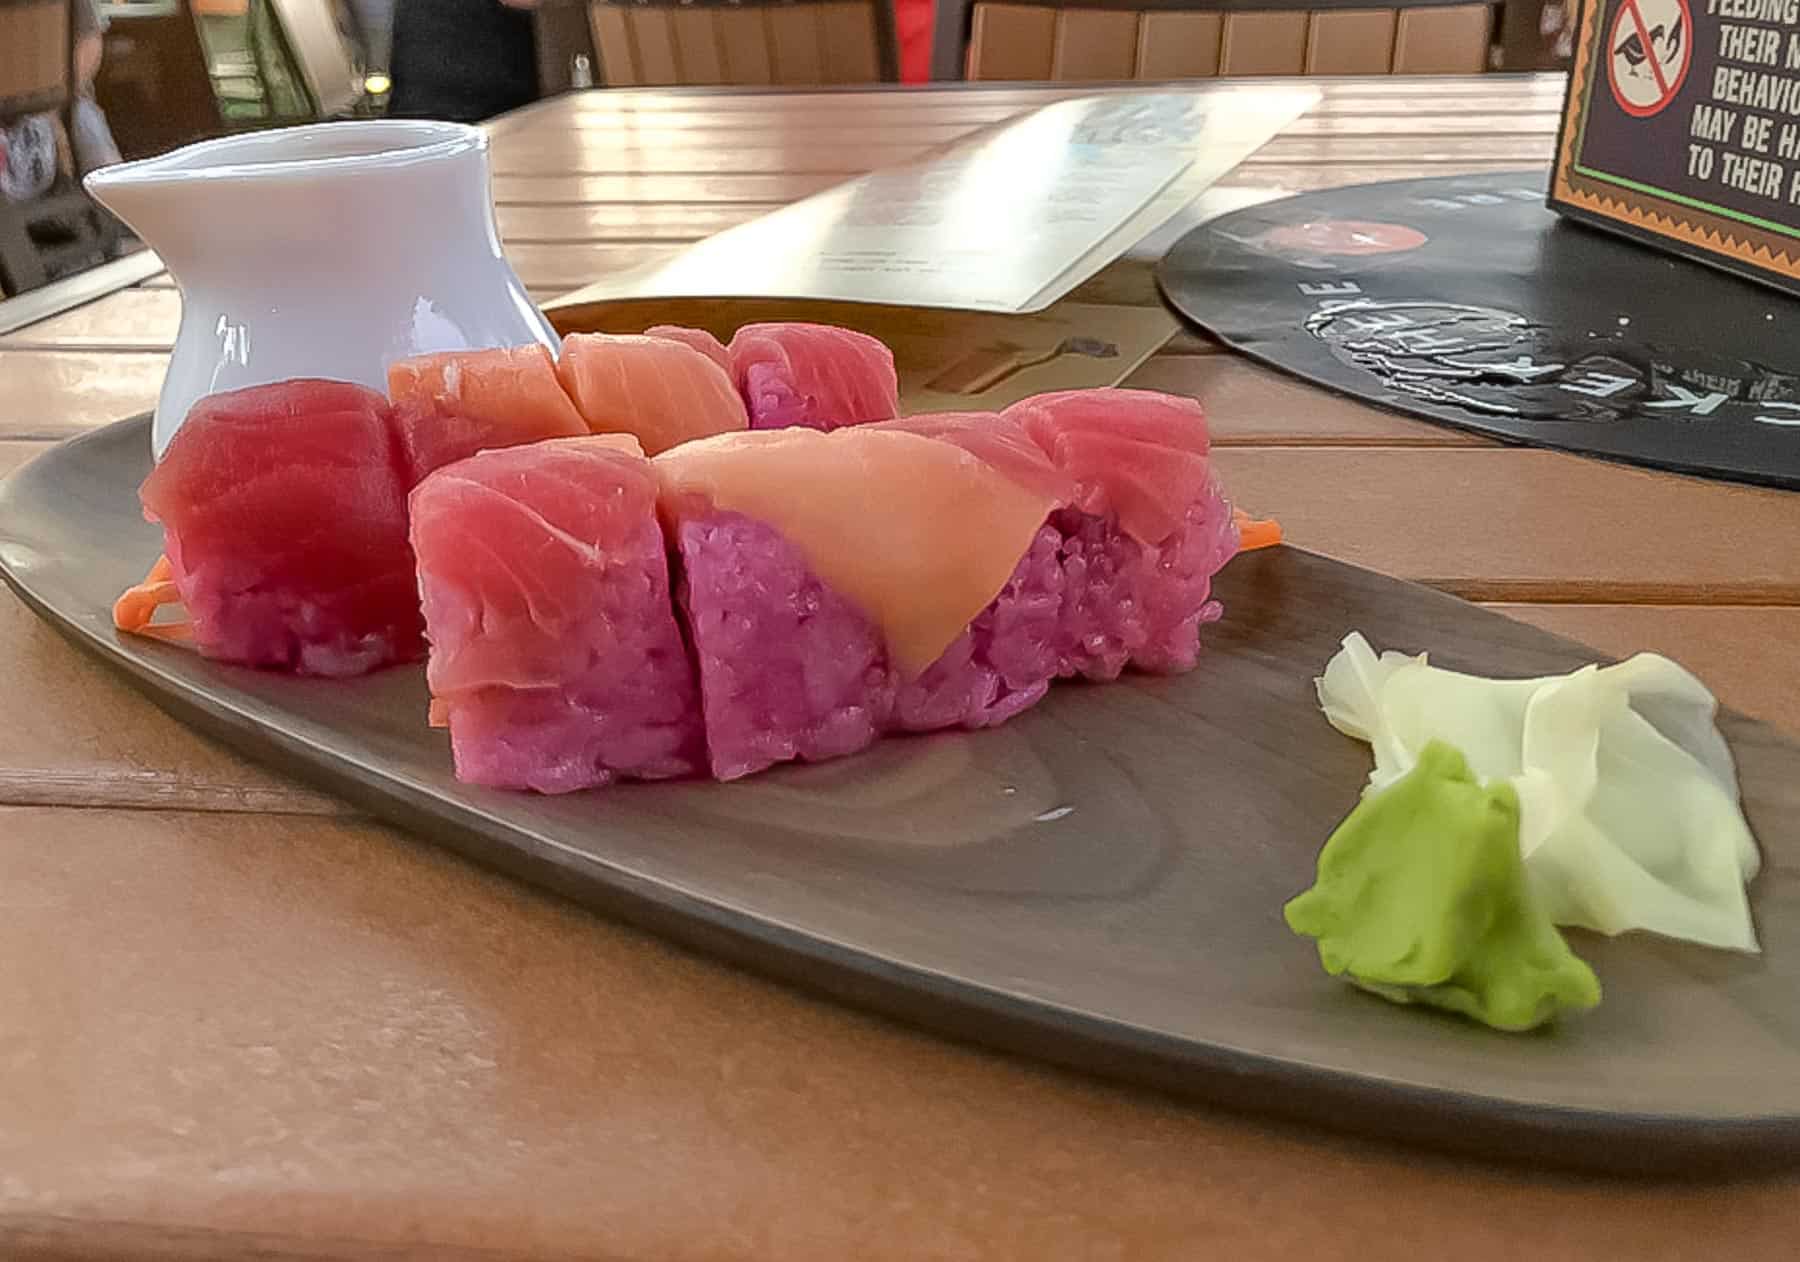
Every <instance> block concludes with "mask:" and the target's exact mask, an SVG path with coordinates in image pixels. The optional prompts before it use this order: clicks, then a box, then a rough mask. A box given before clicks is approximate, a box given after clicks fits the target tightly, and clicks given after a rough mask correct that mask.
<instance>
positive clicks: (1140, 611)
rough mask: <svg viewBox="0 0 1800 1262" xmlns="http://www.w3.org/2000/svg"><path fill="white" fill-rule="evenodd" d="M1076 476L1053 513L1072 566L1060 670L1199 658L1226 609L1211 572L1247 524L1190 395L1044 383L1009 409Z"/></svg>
mask: <svg viewBox="0 0 1800 1262" xmlns="http://www.w3.org/2000/svg"><path fill="white" fill-rule="evenodd" d="M1004 416H1005V417H1006V419H1007V420H1009V421H1012V422H1014V423H1016V424H1017V425H1019V426H1020V428H1022V429H1023V431H1024V432H1025V434H1026V435H1027V436H1028V437H1029V438H1030V439H1031V440H1032V441H1033V442H1034V443H1035V444H1036V445H1037V446H1038V448H1039V449H1040V450H1041V451H1042V452H1043V453H1044V454H1045V455H1046V456H1047V457H1049V459H1050V460H1051V462H1052V463H1053V464H1054V465H1055V466H1056V467H1057V468H1058V469H1059V470H1061V471H1062V472H1063V473H1064V474H1065V475H1066V476H1067V477H1068V478H1069V479H1070V481H1071V482H1072V484H1073V487H1074V493H1073V497H1072V500H1071V502H1070V503H1068V504H1067V505H1066V506H1065V507H1063V508H1062V509H1060V510H1059V511H1058V512H1057V513H1055V514H1054V515H1053V516H1052V518H1051V520H1050V524H1051V525H1052V526H1053V527H1054V528H1055V529H1056V531H1057V533H1058V534H1059V535H1060V537H1061V543H1060V546H1059V548H1058V558H1059V564H1060V565H1061V567H1062V569H1063V572H1064V576H1065V585H1064V600H1063V611H1062V626H1061V629H1060V632H1059V637H1058V638H1059V645H1060V647H1059V655H1060V661H1059V664H1058V668H1057V673H1058V674H1060V675H1065V676H1067V675H1081V676H1085V677H1086V678H1089V679H1114V678H1117V677H1118V675H1119V673H1120V672H1121V671H1123V670H1124V669H1125V668H1126V666H1128V665H1129V666H1134V667H1136V668H1138V669H1139V670H1145V671H1153V672H1157V673H1164V674H1167V673H1175V672H1180V671H1185V670H1191V669H1192V668H1193V666H1194V665H1195V663H1196V661H1197V660H1198V658H1199V652H1200V636H1199V631H1200V627H1201V626H1202V625H1203V624H1205V623H1207V622H1211V621H1214V620H1216V619H1217V618H1218V617H1219V616H1220V614H1221V612H1222V610H1221V608H1220V606H1219V604H1218V602H1217V601H1215V600H1213V599H1212V579H1213V576H1214V575H1215V574H1217V573H1218V572H1219V570H1220V569H1222V568H1223V567H1224V565H1225V563H1226V562H1227V561H1229V560H1230V559H1231V558H1232V557H1233V556H1234V555H1235V554H1236V553H1237V550H1238V545H1239V538H1238V528H1237V525H1236V524H1235V522H1234V520H1233V514H1232V510H1231V505H1230V504H1229V503H1228V502H1227V501H1226V499H1225V496H1224V493H1223V491H1222V490H1221V488H1220V486H1219V482H1218V478H1217V476H1216V474H1215V472H1214V470H1213V468H1212V463H1211V461H1210V460H1209V458H1208V454H1207V453H1208V448H1209V439H1208V434H1207V428H1206V416H1205V413H1204V412H1203V411H1202V410H1201V408H1200V405H1199V404H1198V403H1197V402H1195V401H1194V400H1192V399H1185V398H1179V397H1176V396H1173V395H1165V394H1158V393H1156V392H1154V391H1148V390H1118V389H1105V390H1071V391H1064V392H1061V393H1056V394H1044V395H1038V396H1036V397H1034V398H1030V399H1026V400H1024V401H1022V402H1020V403H1016V404H1014V405H1013V406H1012V407H1010V408H1008V409H1007V410H1006V412H1005V413H1004Z"/></svg>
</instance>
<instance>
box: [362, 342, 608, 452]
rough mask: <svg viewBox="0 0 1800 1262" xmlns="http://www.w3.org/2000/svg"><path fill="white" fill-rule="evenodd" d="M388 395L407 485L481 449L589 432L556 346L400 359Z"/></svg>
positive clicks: (393, 369) (390, 378) (391, 373)
mask: <svg viewBox="0 0 1800 1262" xmlns="http://www.w3.org/2000/svg"><path fill="white" fill-rule="evenodd" d="M388 394H389V395H390V396H391V397H392V399H393V402H394V413H393V425H394V431H395V437H396V439H397V440H398V443H399V452H400V460H401V462H402V465H403V471H404V475H405V477H406V481H407V485H408V486H409V487H410V486H414V485H417V483H418V482H419V480H420V479H421V478H423V477H424V476H425V475H426V474H428V473H430V472H431V471H432V470H433V469H439V468H442V467H443V466H444V465H447V464H450V463H452V462H454V461H457V460H462V459H464V458H466V457H468V456H472V455H474V454H475V453H476V452H478V451H485V450H488V449H490V448H495V447H513V446H517V445H518V444H520V443H532V442H537V441H539V440H541V439H545V438H572V437H576V436H579V435H581V434H585V433H587V426H586V425H585V424H583V423H582V420H581V414H580V413H579V412H577V411H576V410H575V405H574V404H573V403H571V402H569V396H568V395H566V394H564V393H563V388H562V386H561V384H560V383H559V382H558V381H557V379H556V365H555V363H554V362H553V361H552V360H551V358H550V352H549V351H548V350H547V349H546V348H544V347H542V346H539V345H536V344H535V343H534V344H533V345H530V346H511V347H505V348H502V349H498V350H481V351H445V352H442V353H439V354H434V355H416V356H414V357H412V358H411V359H403V360H400V361H399V362H398V363H396V364H394V365H393V366H391V367H390V368H389V369H388Z"/></svg>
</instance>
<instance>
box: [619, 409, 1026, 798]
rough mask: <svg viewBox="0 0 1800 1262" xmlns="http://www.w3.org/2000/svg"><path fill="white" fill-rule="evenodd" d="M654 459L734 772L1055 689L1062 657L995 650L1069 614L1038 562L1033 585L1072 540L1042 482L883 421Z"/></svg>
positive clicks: (705, 702) (840, 748) (715, 443)
mask: <svg viewBox="0 0 1800 1262" xmlns="http://www.w3.org/2000/svg"><path fill="white" fill-rule="evenodd" d="M653 464H654V465H655V466H656V469H657V473H658V475H659V477H660V479H661V483H662V513H663V518H664V523H665V526H666V528H667V529H668V531H669V535H670V539H671V542H672V544H673V546H674V549H675V551H676V554H677V556H678V557H679V563H680V570H681V576H680V579H679V581H678V586H677V598H678V600H679V602H680V606H681V610H682V615H683V617H684V619H685V621H686V623H687V628H688V636H689V640H690V642H691V644H692V647H693V651H694V655H695V661H696V665H697V670H698V676H699V680H700V691H701V698H702V706H703V710H704V713H705V720H706V738H707V747H708V753H709V756H710V766H711V770H712V773H713V775H714V776H716V777H718V778H719V779H721V780H729V779H735V778H737V777H739V776H743V775H748V774H750V773H751V772H754V771H759V770H761V769H762V768H764V767H767V766H770V765H772V764H774V763H777V762H782V761H786V760H789V759H794V758H799V759H805V760H809V761H810V760H818V759H823V758H831V757H836V756H839V755H842V754H848V753H852V752H854V751H856V750H858V749H861V748H863V747H864V746H866V745H868V744H870V743H871V742H873V741H874V740H875V739H876V738H877V737H878V736H879V735H881V734H882V733H883V732H886V731H893V730H915V731H917V730H930V729H933V728H940V727H949V726H959V725H960V726H965V727H980V726H985V725H987V724H991V723H997V722H1001V721H1004V720H1005V719H1006V718H1009V717H1011V716H1012V715H1013V714H1016V713H1018V712H1019V711H1020V710H1023V709H1024V708H1026V707H1027V706H1029V705H1031V704H1032V703H1034V702H1035V701H1036V700H1038V699H1039V698H1040V697H1042V696H1043V695H1044V691H1045V689H1046V688H1047V687H1048V684H1049V679H1050V668H1051V667H1052V666H1053V664H1054V662H1053V659H1042V660H1039V661H1038V662H1036V663H1035V664H1032V663H1030V662H1028V661H1027V660H1025V658H1023V657H1022V658H1021V660H1020V661H1018V662H1016V663H1015V662H1013V661H1012V659H1010V658H1008V657H1007V656H1006V653H1005V651H1004V649H1003V650H1002V651H999V652H996V650H995V644H996V641H997V640H999V639H1002V638H1004V637H1005V636H1007V635H1008V634H1011V633H1013V632H1014V629H1015V628H1016V626H1017V625H1018V624H1020V623H1022V622H1028V621H1029V620H1030V619H1031V617H1033V616H1034V615H1035V616H1038V617H1042V616H1043V613H1044V611H1045V610H1048V611H1049V613H1050V616H1051V619H1052V622H1051V625H1054V616H1055V612H1056V610H1057V609H1058V607H1059V602H1058V598H1057V596H1056V595H1055V594H1054V593H1052V592H1046V591H1042V590H1039V589H1038V587H1036V586H1035V585H1034V583H1033V582H1032V581H1031V578H1032V575H1033V574H1035V571H1031V570H1030V567H1027V569H1028V576H1027V579H1025V580H1022V581H1015V580H1016V579H1017V575H1016V574H1015V571H1018V570H1020V569H1021V559H1022V558H1026V559H1029V558H1030V557H1031V556H1032V555H1034V552H1035V551H1037V550H1041V549H1043V548H1046V547H1048V546H1049V545H1050V544H1052V543H1053V542H1054V537H1053V536H1045V535H1044V533H1043V527H1044V521H1045V518H1046V515H1047V514H1048V513H1049V512H1050V510H1051V509H1052V508H1054V507H1055V504H1056V499H1055V497H1054V495H1051V494H1047V493H1046V492H1045V491H1044V489H1043V488H1042V487H1033V486H1030V485H1028V484H1027V483H1026V482H1025V481H1022V480H1019V479H1015V478H1013V477H1009V476H1008V475H1007V474H1005V473H1003V472H1001V471H999V470H997V469H996V468H995V467H993V466H992V465H989V464H987V463H986V462H985V461H983V460H981V459H979V458H977V457H976V456H974V455H972V454H970V453H969V452H968V451H966V450H964V449H962V448H961V447H958V446H957V445H955V444H953V443H948V442H943V441H940V440H938V439H934V438H928V437H924V436H921V435H918V434H912V433H906V432H901V431H894V430H886V431H884V430H882V429H880V428H877V427H859V428H851V429H843V430H838V431H835V432H833V433H830V434H826V433H821V432H819V431H815V430H810V429H787V430H775V431H766V432H760V431H752V432H750V433H746V434H732V435H725V436H722V437H718V438H712V439H707V440H705V441H702V442H695V443H688V444H685V445H683V446H681V447H678V448H676V449H674V450H672V451H669V452H665V453H664V454H663V455H661V456H659V457H657V458H656V460H655V461H653ZM1042 568H1043V567H1039V569H1042ZM1027 656H1028V655H1027ZM1008 667H1012V669H1008Z"/></svg>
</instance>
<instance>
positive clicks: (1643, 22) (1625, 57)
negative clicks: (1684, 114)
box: [1606, 0, 1694, 118]
mask: <svg viewBox="0 0 1800 1262" xmlns="http://www.w3.org/2000/svg"><path fill="white" fill-rule="evenodd" d="M1692 36H1693V20H1692V19H1691V18H1690V17H1689V15H1688V6H1687V0H1622V3H1621V4H1620V5H1619V12H1618V14H1617V15H1616V16H1615V17H1614V18H1613V25H1612V33H1611V34H1610V35H1609V36H1607V40H1606V46H1607V48H1608V49H1610V50H1611V52H1610V55H1609V57H1608V59H1607V66H1606V73H1607V77H1608V79H1609V80H1610V81H1611V83H1612V90H1613V96H1614V98H1615V99H1616V100H1617V101H1618V102H1619V108H1620V109H1622V110H1624V111H1625V112H1626V113H1627V114H1630V115H1632V116H1633V117H1635V118H1648V117H1650V116H1651V115H1652V114H1656V113H1659V112H1661V111H1662V110H1663V109H1665V108H1667V107H1668V105H1669V104H1670V103H1671V102H1672V101H1674V99H1675V94H1676V93H1677V92H1679V91H1681V85H1682V83H1683V82H1684V81H1685V80H1686V79H1687V72H1688V66H1689V65H1690V64H1692V62H1693V59H1694V57H1693V48H1694V43H1693V38H1692Z"/></svg>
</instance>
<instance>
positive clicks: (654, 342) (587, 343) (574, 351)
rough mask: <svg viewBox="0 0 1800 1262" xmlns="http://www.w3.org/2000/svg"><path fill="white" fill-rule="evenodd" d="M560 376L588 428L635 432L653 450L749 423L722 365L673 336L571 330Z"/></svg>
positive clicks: (595, 430) (614, 431)
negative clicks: (574, 331)
mask: <svg viewBox="0 0 1800 1262" xmlns="http://www.w3.org/2000/svg"><path fill="white" fill-rule="evenodd" d="M556 375H557V378H558V379H559V380H560V381H561V382H562V384H563V387H564V389H566V390H567V391H568V395H569V397H570V398H571V399H573V400H574V401H575V407H576V408H577V410H578V411H579V412H580V414H581V416H582V417H583V418H584V419H585V420H586V423H587V428H588V429H590V430H592V431H593V432H594V433H596V434H612V433H623V434H632V435H635V436H636V437H637V439H638V440H639V441H640V442H641V443H642V444H643V447H644V450H645V451H646V452H648V453H649V454H650V455H652V456H654V455H656V454H657V453H659V452H663V451H667V450H668V449H669V448H671V447H674V446H676V445H677V444H679V443H684V442H687V441H688V440H690V439H694V438H706V437H709V436H711V435H713V434H724V433H729V432H731V431H733V430H741V429H746V428H748V427H749V424H750V421H749V417H748V416H747V415H746V414H745V412H744V403H743V400H742V399H740V398H738V395H737V391H736V390H734V389H733V388H732V385H731V379H730V378H729V377H728V376H726V374H725V372H724V370H723V369H722V368H720V367H719V365H718V364H717V363H715V362H714V361H713V360H711V359H709V358H708V357H707V356H706V355H705V354H704V353H702V352H701V351H698V350H695V349H694V348H693V347H692V346H690V345H687V344H685V343H684V342H681V341H676V340H672V339H670V338H665V337H650V336H645V335H639V334H618V335H615V334H610V333H571V334H569V336H568V337H566V338H564V339H563V353H562V360H561V362H560V363H558V364H557V367H556Z"/></svg>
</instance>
